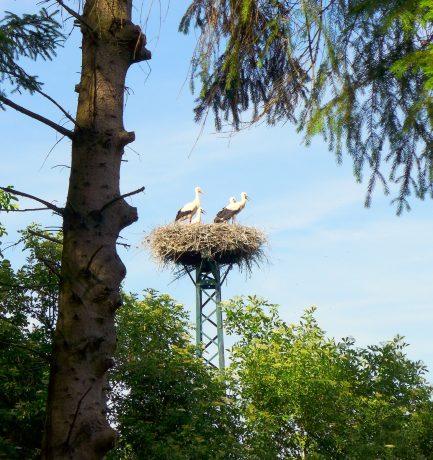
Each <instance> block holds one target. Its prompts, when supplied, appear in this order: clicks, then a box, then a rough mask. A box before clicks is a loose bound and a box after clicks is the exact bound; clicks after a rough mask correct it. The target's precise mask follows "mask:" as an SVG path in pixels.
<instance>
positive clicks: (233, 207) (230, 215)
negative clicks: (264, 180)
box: [214, 192, 249, 224]
mask: <svg viewBox="0 0 433 460" xmlns="http://www.w3.org/2000/svg"><path fill="white" fill-rule="evenodd" d="M247 200H249V197H248V195H247V194H246V193H245V192H242V193H241V200H240V201H236V200H235V199H234V198H233V197H232V198H230V203H229V204H228V205H227V206H226V207H225V208H222V209H221V211H220V212H219V213H218V214H217V215H216V217H215V219H214V222H215V223H216V224H221V223H223V222H227V221H229V220H230V219H231V220H232V224H233V223H234V222H235V217H236V215H237V214H239V213H240V212H241V211H242V209H244V208H245V204H246V202H247Z"/></svg>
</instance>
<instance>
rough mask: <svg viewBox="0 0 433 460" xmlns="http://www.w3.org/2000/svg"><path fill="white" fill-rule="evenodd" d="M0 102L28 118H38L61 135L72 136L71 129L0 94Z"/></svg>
mask: <svg viewBox="0 0 433 460" xmlns="http://www.w3.org/2000/svg"><path fill="white" fill-rule="evenodd" d="M0 102H2V103H3V104H5V105H8V106H9V107H12V108H13V109H15V110H16V111H18V112H21V113H23V114H24V115H27V116H28V117H30V118H34V119H35V120H38V121H40V122H41V123H44V124H46V125H47V126H49V127H50V128H53V129H55V130H56V131H57V132H59V133H60V134H63V136H66V137H69V139H73V137H74V133H73V131H70V130H69V129H66V128H64V127H63V126H60V125H58V124H57V123H54V121H51V120H49V119H48V118H45V117H43V116H42V115H39V114H38V113H35V112H32V111H31V110H28V109H26V108H25V107H22V106H21V105H18V104H16V103H15V102H12V101H11V100H10V99H8V98H7V97H4V96H1V95H0Z"/></svg>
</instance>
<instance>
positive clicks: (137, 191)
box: [100, 187, 145, 212]
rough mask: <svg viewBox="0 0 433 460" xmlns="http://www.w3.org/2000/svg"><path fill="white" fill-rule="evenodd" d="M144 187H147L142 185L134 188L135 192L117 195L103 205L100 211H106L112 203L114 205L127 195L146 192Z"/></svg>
mask: <svg viewBox="0 0 433 460" xmlns="http://www.w3.org/2000/svg"><path fill="white" fill-rule="evenodd" d="M144 189H145V187H140V188H138V189H137V190H134V191H133V192H129V193H125V194H124V195H119V196H116V198H113V199H112V200H111V201H109V202H108V203H107V204H104V206H102V208H101V211H100V212H103V211H105V210H106V209H107V208H108V207H109V206H111V205H112V204H113V203H115V202H116V201H119V200H121V199H122V198H126V197H127V196H132V195H136V194H137V193H141V192H144Z"/></svg>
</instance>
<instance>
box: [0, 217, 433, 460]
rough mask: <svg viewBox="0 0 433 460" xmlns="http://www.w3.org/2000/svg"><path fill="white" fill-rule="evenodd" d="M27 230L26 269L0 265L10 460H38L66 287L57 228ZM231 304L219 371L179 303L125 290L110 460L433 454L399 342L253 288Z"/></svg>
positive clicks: (1, 415) (1, 422) (427, 414)
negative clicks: (352, 333) (340, 328)
mask: <svg viewBox="0 0 433 460" xmlns="http://www.w3.org/2000/svg"><path fill="white" fill-rule="evenodd" d="M22 237H23V239H24V241H25V245H26V251H27V253H28V257H27V260H26V263H25V265H24V266H23V267H21V268H20V269H18V270H13V269H12V267H11V265H10V263H9V261H8V260H6V259H5V260H3V261H2V262H1V263H0V306H1V308H0V376H3V378H1V379H0V382H1V394H2V398H0V457H1V456H5V457H6V458H10V459H19V458H29V459H32V458H39V456H40V444H41V437H42V432H43V421H44V417H45V414H46V412H45V405H44V401H45V398H46V394H47V392H48V372H49V361H50V359H49V356H50V350H51V347H52V337H53V332H54V323H55V317H56V314H57V313H56V305H57V295H58V292H59V288H58V276H57V270H58V262H59V258H60V253H61V241H60V240H59V235H52V234H48V233H46V232H42V231H41V230H40V229H39V228H37V227H34V226H33V227H30V228H28V229H27V230H26V231H24V232H23V233H22ZM224 308H225V315H226V322H225V327H226V331H227V332H228V333H230V334H233V335H234V339H235V344H234V345H233V347H232V349H231V363H230V365H229V366H228V368H227V370H226V373H225V374H224V378H222V376H221V374H219V373H218V372H217V371H214V370H212V369H211V368H209V367H208V366H207V365H206V364H205V363H204V361H202V360H201V359H200V358H198V357H197V356H196V354H195V349H194V346H193V345H192V343H191V335H190V324H189V321H188V315H187V312H186V311H185V309H184V307H183V306H182V305H180V304H178V303H176V302H175V301H174V300H173V299H172V298H171V297H169V296H168V295H166V294H158V293H156V292H155V291H153V290H148V291H147V292H146V293H145V295H144V296H142V297H139V296H137V295H132V294H124V307H123V308H122V309H120V310H119V312H118V314H117V317H116V322H117V327H118V347H117V351H116V355H115V365H114V367H113V369H112V371H111V372H110V376H109V382H110V387H111V390H110V391H109V401H110V403H109V408H110V419H111V422H112V423H113V424H114V425H115V426H116V427H117V429H118V431H119V434H120V437H119V441H118V443H117V446H116V447H115V449H114V450H112V451H111V452H110V454H109V456H108V458H109V459H111V460H116V459H119V460H126V459H128V460H131V459H144V458H146V459H148V458H149V459H158V460H159V459H207V458H209V459H210V458H220V459H239V460H241V459H242V460H259V459H260V460H262V459H270V460H274V459H278V458H293V459H301V458H312V459H327V458H333V459H334V458H335V459H353V460H357V459H359V460H364V459H370V458H395V459H399V458H404V459H408V460H410V459H414V460H415V459H416V460H422V459H432V458H433V456H432V452H433V435H432V433H433V417H432V414H433V402H432V396H433V389H432V386H431V385H430V384H429V383H428V382H427V381H426V378H425V375H426V369H425V367H424V365H423V364H422V363H421V362H414V361H412V360H410V359H408V358H407V356H406V354H405V350H406V347H407V344H406V343H404V341H403V339H402V338H401V337H395V338H394V339H392V340H390V341H388V342H385V343H382V344H379V345H372V346H368V347H365V348H361V347H357V346H356V344H355V342H354V340H353V339H350V338H346V339H343V340H340V341H337V340H335V339H332V338H329V337H327V335H326V334H325V332H324V331H323V329H321V328H320V326H319V324H318V323H317V320H316V319H315V317H314V308H311V309H308V310H306V312H305V313H304V315H303V316H302V318H301V319H300V321H298V322H297V323H296V324H288V323H287V322H285V321H284V320H283V319H282V318H281V317H280V316H279V313H278V307H277V306H276V305H272V304H269V303H268V302H266V301H264V300H262V299H259V298H256V297H250V298H247V299H244V298H238V299H234V300H233V301H231V302H229V303H226V304H225V307H224ZM23 427H24V429H23Z"/></svg>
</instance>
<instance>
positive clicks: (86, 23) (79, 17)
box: [55, 0, 94, 32]
mask: <svg viewBox="0 0 433 460" xmlns="http://www.w3.org/2000/svg"><path fill="white" fill-rule="evenodd" d="M55 1H56V2H57V3H58V4H59V5H60V6H61V7H63V8H64V9H65V10H66V11H67V12H68V13H69V14H70V15H71V16H73V17H74V18H75V19H76V20H77V21H79V22H80V23H81V24H83V25H84V26H86V27H87V28H88V29H89V30H90V31H91V32H94V30H93V28H92V27H91V26H90V24H89V23H88V22H87V21H86V20H85V19H84V18H83V16H81V14H78V13H77V12H76V11H75V10H73V9H72V8H69V6H67V5H65V4H64V3H63V1H62V0H55Z"/></svg>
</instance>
